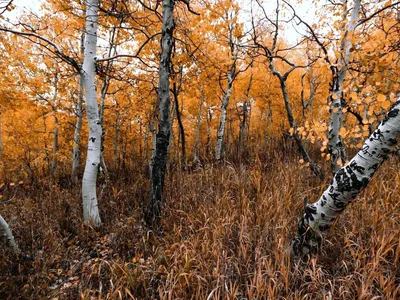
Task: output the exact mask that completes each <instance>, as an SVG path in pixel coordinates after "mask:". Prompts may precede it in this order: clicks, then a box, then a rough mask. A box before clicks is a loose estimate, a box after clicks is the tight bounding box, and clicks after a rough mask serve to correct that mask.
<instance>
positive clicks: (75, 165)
mask: <svg viewBox="0 0 400 300" xmlns="http://www.w3.org/2000/svg"><path fill="white" fill-rule="evenodd" d="M84 41H85V34H84V33H82V35H81V55H82V56H84V49H85V48H84ZM82 103H83V75H82V72H81V73H80V74H79V92H78V103H77V105H76V112H75V113H76V116H77V119H76V123H75V131H74V147H73V149H72V170H71V177H72V181H73V182H74V183H75V184H78V174H79V165H80V162H81V156H80V150H79V147H80V144H81V130H82V123H83V120H82V119H83V110H82Z"/></svg>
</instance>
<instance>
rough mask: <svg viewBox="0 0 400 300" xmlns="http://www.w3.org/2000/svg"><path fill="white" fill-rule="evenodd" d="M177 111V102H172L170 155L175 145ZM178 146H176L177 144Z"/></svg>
mask: <svg viewBox="0 0 400 300" xmlns="http://www.w3.org/2000/svg"><path fill="white" fill-rule="evenodd" d="M175 110H176V106H175V101H174V102H172V108H171V121H170V122H171V126H170V127H169V128H170V129H169V133H170V134H169V143H168V155H169V154H170V153H171V148H172V146H173V145H174V143H175V142H174V122H175V116H176V114H175ZM175 146H176V144H175Z"/></svg>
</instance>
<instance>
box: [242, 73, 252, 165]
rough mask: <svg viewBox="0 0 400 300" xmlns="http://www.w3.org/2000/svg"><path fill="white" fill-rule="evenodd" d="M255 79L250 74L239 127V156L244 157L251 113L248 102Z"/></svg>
mask: <svg viewBox="0 0 400 300" xmlns="http://www.w3.org/2000/svg"><path fill="white" fill-rule="evenodd" d="M252 81H253V74H251V75H250V80H249V84H248V86H247V89H246V94H245V101H244V102H243V107H242V113H243V116H242V121H241V123H240V128H239V157H240V158H241V157H242V153H243V151H244V150H245V142H244V140H245V137H246V136H247V131H248V129H247V123H248V114H249V108H248V103H249V93H250V89H251V83H252Z"/></svg>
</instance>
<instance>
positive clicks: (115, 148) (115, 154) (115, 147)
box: [113, 112, 119, 169]
mask: <svg viewBox="0 0 400 300" xmlns="http://www.w3.org/2000/svg"><path fill="white" fill-rule="evenodd" d="M118 139H119V112H117V116H116V120H115V131H114V144H113V162H114V169H117V167H118Z"/></svg>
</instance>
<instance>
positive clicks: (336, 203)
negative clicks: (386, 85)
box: [297, 101, 400, 254]
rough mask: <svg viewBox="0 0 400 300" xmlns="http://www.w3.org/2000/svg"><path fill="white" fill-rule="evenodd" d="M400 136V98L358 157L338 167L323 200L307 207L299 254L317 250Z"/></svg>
mask: <svg viewBox="0 0 400 300" xmlns="http://www.w3.org/2000/svg"><path fill="white" fill-rule="evenodd" d="M399 137H400V101H397V102H396V103H395V104H394V105H393V106H392V108H391V109H390V111H389V112H388V113H387V114H386V117H385V118H384V120H383V121H382V122H381V124H380V125H379V126H378V128H377V129H376V130H375V131H374V132H373V133H372V134H371V136H370V137H369V138H368V139H367V140H366V141H365V142H364V145H363V146H362V148H361V150H360V151H359V152H358V153H357V154H356V156H355V157H354V158H353V159H352V160H351V161H350V162H349V163H348V164H347V165H346V166H344V167H342V168H341V169H339V170H338V172H337V173H336V174H335V176H334V178H333V181H332V183H331V184H330V185H329V187H328V188H327V189H326V190H325V192H324V193H323V194H322V196H321V197H320V199H319V200H318V201H317V202H316V203H313V204H311V205H306V206H305V214H304V216H303V218H302V219H301V220H300V223H299V228H298V229H299V237H300V239H299V240H297V242H298V245H300V246H301V247H300V249H299V248H298V249H297V251H298V252H299V253H303V254H308V253H310V252H313V251H315V250H316V249H315V247H316V245H317V244H318V240H320V237H319V234H320V232H323V231H326V230H327V229H328V228H330V227H331V225H332V223H333V221H334V220H335V219H336V218H337V217H338V216H339V215H340V213H341V212H342V211H343V210H344V209H345V208H346V207H347V205H348V204H349V203H351V202H352V200H353V199H354V198H355V197H356V196H357V195H358V194H359V193H360V191H361V190H362V189H363V188H365V187H366V186H367V185H368V183H369V182H370V180H371V178H372V176H373V175H374V174H375V172H376V170H377V169H378V168H379V167H380V166H381V164H382V163H383V162H384V161H385V160H386V159H387V158H388V155H389V154H391V153H393V152H395V151H396V145H397V144H398V141H399ZM309 229H311V230H309Z"/></svg>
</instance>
